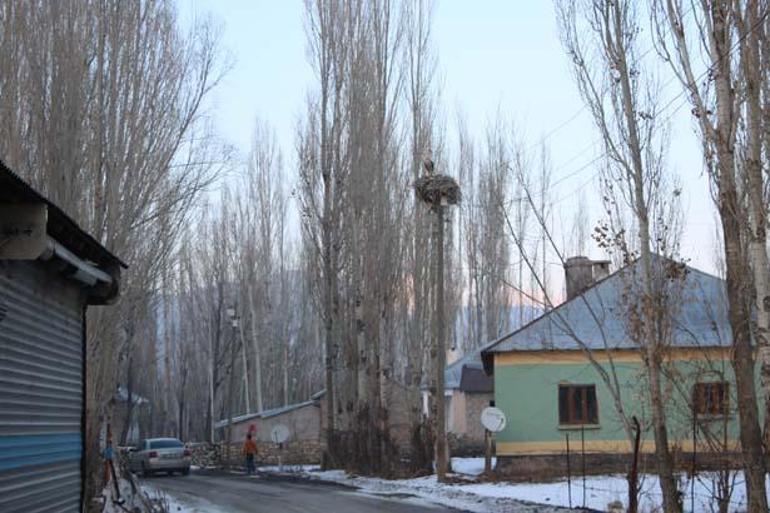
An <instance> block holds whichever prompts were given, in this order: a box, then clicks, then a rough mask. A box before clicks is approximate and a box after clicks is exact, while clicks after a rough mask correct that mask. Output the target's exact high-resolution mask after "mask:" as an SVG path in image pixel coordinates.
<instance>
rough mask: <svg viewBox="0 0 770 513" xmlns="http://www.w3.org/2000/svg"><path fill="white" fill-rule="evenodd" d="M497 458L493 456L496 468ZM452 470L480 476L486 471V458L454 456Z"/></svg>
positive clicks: (493, 464)
mask: <svg viewBox="0 0 770 513" xmlns="http://www.w3.org/2000/svg"><path fill="white" fill-rule="evenodd" d="M496 462H497V458H492V468H495V463H496ZM452 471H453V472H457V473H458V474H465V475H468V476H478V475H480V474H481V473H482V472H484V458H452Z"/></svg>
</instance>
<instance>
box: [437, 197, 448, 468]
mask: <svg viewBox="0 0 770 513" xmlns="http://www.w3.org/2000/svg"><path fill="white" fill-rule="evenodd" d="M444 203H445V201H444V198H443V197H442V198H441V200H440V201H439V203H438V205H436V224H437V226H436V228H437V234H436V246H438V247H437V248H436V251H437V252H438V255H437V256H436V324H437V326H436V342H435V344H436V351H437V353H438V354H437V355H436V475H437V477H438V479H439V481H444V480H445V479H446V473H447V467H448V458H447V439H446V408H445V406H446V402H445V401H446V399H445V397H444V370H445V369H446V341H445V339H444V337H445V331H446V330H445V325H444Z"/></svg>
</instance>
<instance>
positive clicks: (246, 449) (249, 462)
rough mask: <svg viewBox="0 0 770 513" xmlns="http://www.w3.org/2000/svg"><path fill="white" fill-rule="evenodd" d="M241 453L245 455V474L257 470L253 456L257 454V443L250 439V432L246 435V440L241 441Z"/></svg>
mask: <svg viewBox="0 0 770 513" xmlns="http://www.w3.org/2000/svg"><path fill="white" fill-rule="evenodd" d="M243 454H245V455H246V474H247V475H250V474H253V473H254V472H256V470H257V469H256V467H255V465H254V457H255V456H256V455H257V443H256V442H255V441H254V440H252V438H251V433H249V434H247V435H246V441H245V442H244V443H243Z"/></svg>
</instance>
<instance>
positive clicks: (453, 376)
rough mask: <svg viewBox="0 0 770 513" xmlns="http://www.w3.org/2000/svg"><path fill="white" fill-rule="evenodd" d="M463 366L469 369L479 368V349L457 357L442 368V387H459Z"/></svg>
mask: <svg viewBox="0 0 770 513" xmlns="http://www.w3.org/2000/svg"><path fill="white" fill-rule="evenodd" d="M463 367H470V368H471V369H481V368H482V365H481V350H480V349H476V350H475V351H472V352H470V353H468V354H466V355H465V356H463V357H462V358H458V359H457V360H455V361H454V362H452V363H451V364H450V365H447V368H446V370H444V388H445V389H452V388H460V382H461V381H462V378H463Z"/></svg>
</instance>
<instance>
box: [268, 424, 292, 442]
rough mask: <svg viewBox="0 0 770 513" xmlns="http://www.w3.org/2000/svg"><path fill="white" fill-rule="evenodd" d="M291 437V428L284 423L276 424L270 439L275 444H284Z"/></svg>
mask: <svg viewBox="0 0 770 513" xmlns="http://www.w3.org/2000/svg"><path fill="white" fill-rule="evenodd" d="M288 439H289V428H287V427H286V426H284V425H283V424H276V425H275V426H273V429H271V430H270V440H272V441H273V443H274V444H282V443H284V442H285V441H286V440H288Z"/></svg>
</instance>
